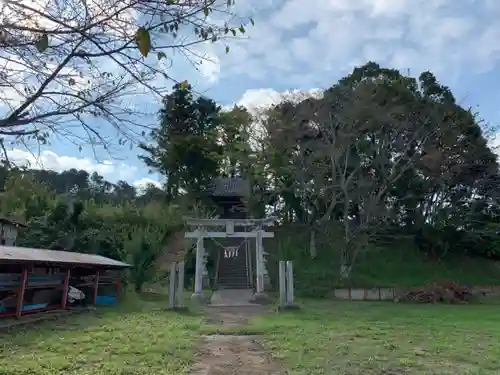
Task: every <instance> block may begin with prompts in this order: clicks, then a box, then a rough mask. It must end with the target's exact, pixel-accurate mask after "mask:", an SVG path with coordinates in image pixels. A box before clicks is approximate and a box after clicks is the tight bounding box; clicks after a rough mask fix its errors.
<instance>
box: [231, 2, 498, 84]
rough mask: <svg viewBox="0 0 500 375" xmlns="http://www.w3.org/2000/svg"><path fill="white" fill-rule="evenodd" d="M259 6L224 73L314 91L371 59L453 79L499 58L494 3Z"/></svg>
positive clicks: (234, 47) (360, 3) (479, 70)
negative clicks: (312, 89)
mask: <svg viewBox="0 0 500 375" xmlns="http://www.w3.org/2000/svg"><path fill="white" fill-rule="evenodd" d="M255 4H257V5H256V7H257V8H258V3H255ZM275 4H276V2H275ZM262 8H264V9H265V11H264V10H262V11H259V10H258V9H257V10H256V11H255V15H254V18H255V21H256V25H255V27H253V28H249V29H248V32H247V35H248V36H249V38H250V40H248V41H241V42H239V41H236V42H234V45H231V53H230V54H229V55H228V57H224V59H222V68H221V72H222V74H223V75H228V76H229V75H232V74H244V75H247V76H249V77H250V78H252V79H260V80H267V81H272V82H273V84H274V83H276V82H279V83H285V82H286V84H288V85H290V86H292V87H293V86H295V87H307V86H311V85H313V86H318V85H319V82H323V83H324V82H325V77H327V80H328V79H329V80H330V82H327V84H328V83H333V81H335V80H336V79H337V78H338V77H339V76H340V75H343V74H345V73H346V72H348V71H349V70H350V69H351V68H352V65H353V64H362V63H365V62H366V61H368V60H376V61H377V62H379V63H381V64H386V65H390V66H393V67H396V68H400V69H411V70H412V71H424V70H432V71H434V72H435V73H436V74H437V75H438V77H445V78H443V79H446V80H454V79H456V78H457V77H458V76H459V75H460V74H462V73H464V72H467V73H471V72H481V71H484V70H487V69H491V68H492V67H494V66H495V64H497V63H498V61H499V60H500V44H499V43H498V42H497V41H498V39H499V38H498V37H499V35H500V24H498V22H497V20H498V17H499V16H500V3H499V2H494V1H492V0H463V1H460V2H457V1H452V0H435V1H424V0H411V1H410V0H357V1H352V0H311V1H309V2H308V3H307V4H305V3H304V1H302V0H285V1H283V2H281V4H280V5H279V6H277V5H275V9H274V11H273V12H270V10H269V4H268V2H263V4H262ZM312 80H314V81H313V82H312Z"/></svg>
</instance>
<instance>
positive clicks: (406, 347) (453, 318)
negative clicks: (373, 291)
mask: <svg viewBox="0 0 500 375" xmlns="http://www.w3.org/2000/svg"><path fill="white" fill-rule="evenodd" d="M253 330H255V331H256V332H263V333H264V337H265V339H266V341H267V345H268V347H269V349H270V350H271V351H272V353H273V355H274V356H276V357H277V358H279V359H280V360H281V361H282V363H283V365H284V367H285V368H287V369H288V370H289V373H290V374H291V375H298V374H300V375H314V374H331V375H334V374H349V375H354V374H356V375H358V374H359V375H361V374H363V375H402V374H408V375H414V374H415V375H417V374H418V375H426V374H428V375H438V374H439V375H447V374H453V375H465V374H476V375H479V374H485V375H486V374H488V375H489V374H492V375H493V374H500V305H498V304H493V305H403V304H395V303H392V302H378V303H371V302H359V303H357V302H314V301H308V302H306V303H305V304H304V305H303V308H302V310H301V311H298V312H286V313H276V314H273V315H270V316H267V317H262V318H258V319H256V320H255V321H254V328H253Z"/></svg>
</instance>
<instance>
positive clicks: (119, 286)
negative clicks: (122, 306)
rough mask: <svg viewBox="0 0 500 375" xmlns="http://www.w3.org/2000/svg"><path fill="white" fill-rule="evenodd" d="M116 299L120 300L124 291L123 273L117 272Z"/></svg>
mask: <svg viewBox="0 0 500 375" xmlns="http://www.w3.org/2000/svg"><path fill="white" fill-rule="evenodd" d="M115 285H116V299H118V298H120V293H121V289H122V273H121V271H117V272H116V283H115Z"/></svg>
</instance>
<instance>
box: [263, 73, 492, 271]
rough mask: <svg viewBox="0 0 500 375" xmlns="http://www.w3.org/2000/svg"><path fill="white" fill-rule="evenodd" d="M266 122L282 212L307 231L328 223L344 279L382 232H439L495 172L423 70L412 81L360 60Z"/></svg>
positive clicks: (475, 131) (473, 127) (479, 140)
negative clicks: (337, 239)
mask: <svg viewBox="0 0 500 375" xmlns="http://www.w3.org/2000/svg"><path fill="white" fill-rule="evenodd" d="M267 115H268V116H267V121H266V123H265V125H266V128H267V133H268V134H269V137H268V139H267V142H268V146H267V148H266V149H267V150H268V151H267V153H266V155H265V157H266V158H267V160H268V165H269V166H271V168H272V170H273V171H274V179H275V181H276V185H277V187H278V189H280V191H281V196H282V198H283V202H284V206H283V209H284V210H286V211H287V212H288V214H287V217H288V218H291V219H292V220H298V221H301V222H305V223H306V224H308V225H309V226H310V227H311V228H312V230H313V233H314V231H315V230H323V229H327V230H330V229H331V228H332V225H331V223H332V221H334V222H337V225H335V227H336V228H338V229H340V228H342V230H341V231H340V230H339V231H338V233H336V235H337V236H338V235H341V236H342V238H343V239H344V245H343V249H342V251H341V264H342V266H341V269H342V273H345V274H348V272H349V270H350V268H351V267H352V265H353V264H354V260H355V258H356V256H357V254H359V252H360V250H362V249H364V248H365V247H366V244H367V243H368V242H369V241H370V238H371V236H372V234H374V233H376V232H377V231H379V230H380V229H381V226H383V225H386V224H394V225H396V226H403V225H404V222H406V224H409V223H417V222H418V223H419V224H418V225H419V226H420V227H418V226H417V228H420V229H422V227H423V226H428V225H431V224H432V225H434V227H435V226H436V225H442V224H443V223H445V222H446V221H447V220H449V219H450V218H451V212H450V211H453V209H454V207H455V206H456V205H457V204H459V203H460V202H470V201H471V200H472V199H473V198H474V197H475V196H477V195H478V192H479V186H481V181H484V179H485V178H487V177H488V176H491V175H492V174H493V175H494V174H496V173H497V170H498V165H497V163H496V159H495V157H494V155H493V153H492V152H491V150H490V149H489V148H488V147H487V142H486V140H485V138H484V136H483V134H482V132H481V129H480V126H479V124H478V122H477V120H476V119H475V117H474V116H473V115H472V114H471V113H470V111H468V110H466V109H464V108H461V107H460V106H459V105H458V104H457V103H456V102H455V99H454V98H453V95H452V93H451V91H450V90H449V89H448V88H446V87H445V86H443V85H441V84H439V82H438V81H437V80H436V78H435V77H434V76H433V75H432V74H431V73H429V72H426V73H423V74H421V75H420V77H419V79H418V80H416V79H414V78H412V77H407V76H404V75H402V74H401V73H400V72H399V71H397V70H393V69H383V68H381V67H380V66H378V65H377V64H375V63H369V64H367V65H365V66H363V67H360V68H357V69H355V70H354V71H353V73H352V74H350V75H349V76H347V77H345V78H343V79H342V80H340V81H339V82H338V83H337V84H335V85H333V86H332V87H331V88H330V89H328V90H326V91H325V92H324V93H323V96H322V97H321V98H310V99H306V100H303V101H300V102H299V103H295V102H285V103H283V104H279V105H278V106H276V107H274V108H272V109H270V110H269V112H268V114H267ZM417 228H414V230H417V231H418V230H419V229H417Z"/></svg>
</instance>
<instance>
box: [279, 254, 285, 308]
mask: <svg viewBox="0 0 500 375" xmlns="http://www.w3.org/2000/svg"><path fill="white" fill-rule="evenodd" d="M279 288H280V306H281V307H285V305H286V264H285V261H284V260H280V262H279Z"/></svg>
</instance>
